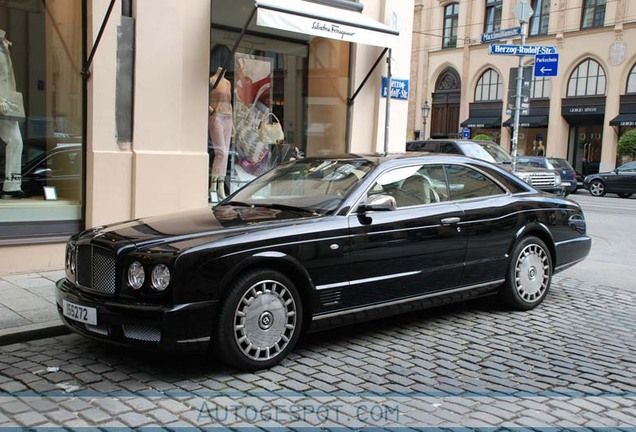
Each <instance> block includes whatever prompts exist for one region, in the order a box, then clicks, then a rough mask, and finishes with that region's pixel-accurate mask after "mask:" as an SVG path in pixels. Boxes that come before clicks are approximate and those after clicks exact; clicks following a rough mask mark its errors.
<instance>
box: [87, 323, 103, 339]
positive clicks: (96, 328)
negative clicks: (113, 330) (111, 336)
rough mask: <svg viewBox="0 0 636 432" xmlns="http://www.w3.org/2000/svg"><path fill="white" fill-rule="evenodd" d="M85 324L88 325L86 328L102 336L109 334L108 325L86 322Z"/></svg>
mask: <svg viewBox="0 0 636 432" xmlns="http://www.w3.org/2000/svg"><path fill="white" fill-rule="evenodd" d="M85 325H86V330H88V331H89V332H91V333H95V334H98V335H100V336H108V327H105V326H96V325H91V324H85Z"/></svg>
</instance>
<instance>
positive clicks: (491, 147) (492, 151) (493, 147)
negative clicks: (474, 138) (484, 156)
mask: <svg viewBox="0 0 636 432" xmlns="http://www.w3.org/2000/svg"><path fill="white" fill-rule="evenodd" d="M480 145H481V147H482V148H483V149H484V150H486V151H487V152H488V154H489V155H490V156H492V157H493V158H495V161H496V162H497V163H512V156H510V155H509V154H508V152H506V151H505V150H504V149H502V148H501V147H499V145H498V144H486V143H481V144H480Z"/></svg>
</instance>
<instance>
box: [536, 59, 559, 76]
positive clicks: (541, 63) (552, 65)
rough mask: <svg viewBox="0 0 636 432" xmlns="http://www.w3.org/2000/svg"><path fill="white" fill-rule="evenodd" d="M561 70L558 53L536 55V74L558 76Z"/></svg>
mask: <svg viewBox="0 0 636 432" xmlns="http://www.w3.org/2000/svg"><path fill="white" fill-rule="evenodd" d="M558 70H559V55H558V54H537V55H536V56H534V76H536V77H551V76H557V71H558Z"/></svg>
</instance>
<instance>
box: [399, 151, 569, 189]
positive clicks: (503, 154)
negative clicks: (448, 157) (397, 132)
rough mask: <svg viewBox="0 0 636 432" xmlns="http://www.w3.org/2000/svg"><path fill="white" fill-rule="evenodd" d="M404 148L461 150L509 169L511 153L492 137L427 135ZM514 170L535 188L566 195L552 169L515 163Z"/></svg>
mask: <svg viewBox="0 0 636 432" xmlns="http://www.w3.org/2000/svg"><path fill="white" fill-rule="evenodd" d="M406 151H428V152H433V153H448V154H462V155H464V156H470V157H474V158H477V159H481V160H485V161H487V162H491V163H495V164H498V165H500V166H502V167H503V168H504V169H507V170H508V171H512V156H510V154H509V153H508V152H507V151H506V150H504V149H503V148H502V147H501V146H500V145H499V144H497V143H495V142H492V141H472V140H461V139H429V140H422V141H409V142H407V143H406ZM514 174H515V175H516V176H517V177H519V178H521V179H522V180H524V181H525V182H527V183H528V184H531V185H532V186H534V187H535V188H537V189H539V190H542V191H545V192H550V193H553V194H556V195H565V189H564V188H563V186H562V185H561V176H560V175H559V173H558V172H556V171H555V170H551V169H545V168H538V167H525V166H519V165H518V166H517V167H516V169H515V171H514Z"/></svg>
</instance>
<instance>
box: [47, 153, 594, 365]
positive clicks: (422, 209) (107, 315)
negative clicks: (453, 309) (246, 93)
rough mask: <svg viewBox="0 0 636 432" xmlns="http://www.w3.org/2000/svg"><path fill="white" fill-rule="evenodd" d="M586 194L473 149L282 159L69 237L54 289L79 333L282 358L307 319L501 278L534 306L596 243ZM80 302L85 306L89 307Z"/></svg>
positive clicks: (335, 320) (325, 321)
mask: <svg viewBox="0 0 636 432" xmlns="http://www.w3.org/2000/svg"><path fill="white" fill-rule="evenodd" d="M585 231H586V226H585V219H584V216H583V213H582V211H581V209H580V207H579V206H578V205H577V204H576V203H574V202H572V201H569V200H566V199H563V198H559V197H556V196H552V195H545V194H542V193H539V192H538V191H537V190H536V189H533V188H532V187H531V186H529V185H528V184H526V183H524V182H523V181H521V180H520V179H518V178H517V177H515V176H513V175H512V174H510V173H508V172H507V171H505V170H503V169H501V168H499V167H497V166H496V165H493V164H489V163H487V162H483V161H480V160H476V159H472V158H467V157H463V156H450V155H439V154H426V155H423V154H414V153H411V154H408V155H389V156H384V157H380V156H355V155H346V156H342V157H329V158H307V159H302V160H296V161H292V162H288V163H284V164H282V165H280V166H279V167H277V168H275V169H273V170H272V171H270V172H268V173H266V174H264V175H263V176H261V177H259V178H257V179H256V180H254V181H253V182H252V183H249V184H248V185H246V186H245V187H244V188H242V189H240V190H238V191H236V192H235V193H234V194H232V195H230V196H229V197H228V198H227V199H226V200H224V201H222V202H221V203H219V204H218V205H216V206H215V207H213V208H212V209H211V210H210V209H202V210H199V211H189V212H184V213H180V214H174V215H167V216H161V217H149V218H143V219H139V220H133V221H128V222H123V223H117V224H112V225H108V226H104V227H97V228H93V229H90V230H86V231H84V232H82V233H79V234H77V235H75V236H73V237H71V239H70V240H69V242H68V244H67V249H66V277H65V278H64V279H62V280H60V281H59V282H58V284H57V291H56V294H57V295H56V297H57V304H58V308H59V311H60V315H61V317H62V319H63V320H64V322H65V323H66V325H67V326H68V327H70V328H71V329H73V330H74V331H76V332H78V333H80V334H83V335H85V336H88V337H91V338H94V339H97V340H101V341H106V342H109V343H114V344H121V345H127V346H137V347H144V348H149V349H179V348H183V349H186V348H195V347H204V346H205V347H207V346H212V347H213V348H214V352H215V353H217V354H218V355H219V356H220V357H221V359H222V360H224V361H225V362H227V363H228V364H230V365H233V366H235V367H239V368H244V369H258V368H264V367H269V366H272V365H274V364H276V363H278V362H280V361H281V360H282V359H283V358H285V356H286V355H287V354H288V353H289V352H290V350H292V349H293V346H294V344H295V343H296V341H297V339H298V338H299V336H300V334H301V332H303V331H315V330H319V329H323V328H327V327H332V326H337V325H344V324H347V323H352V322H359V321H360V320H365V319H371V318H375V317H380V316H385V315H389V314H394V313H401V312H404V311H408V310H415V309H420V308H424V307H430V306H435V305H439V304H443V303H448V302H453V301H460V300H465V299H470V298H475V297H480V296H485V295H492V294H498V295H500V296H501V297H502V299H504V300H505V301H506V303H507V304H508V305H510V306H511V307H513V308H515V309H521V310H527V309H532V308H534V307H536V306H537V305H539V303H541V302H542V301H543V299H544V298H545V297H546V295H547V293H548V290H549V287H550V282H551V278H552V274H553V273H554V272H558V271H560V270H562V269H564V268H567V267H569V266H572V265H574V264H575V263H577V262H579V261H581V260H582V259H584V258H585V256H586V255H587V254H588V252H589V249H590V244H591V242H590V239H589V237H587V236H586V234H585ZM82 308H84V309H85V311H83V310H82Z"/></svg>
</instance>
